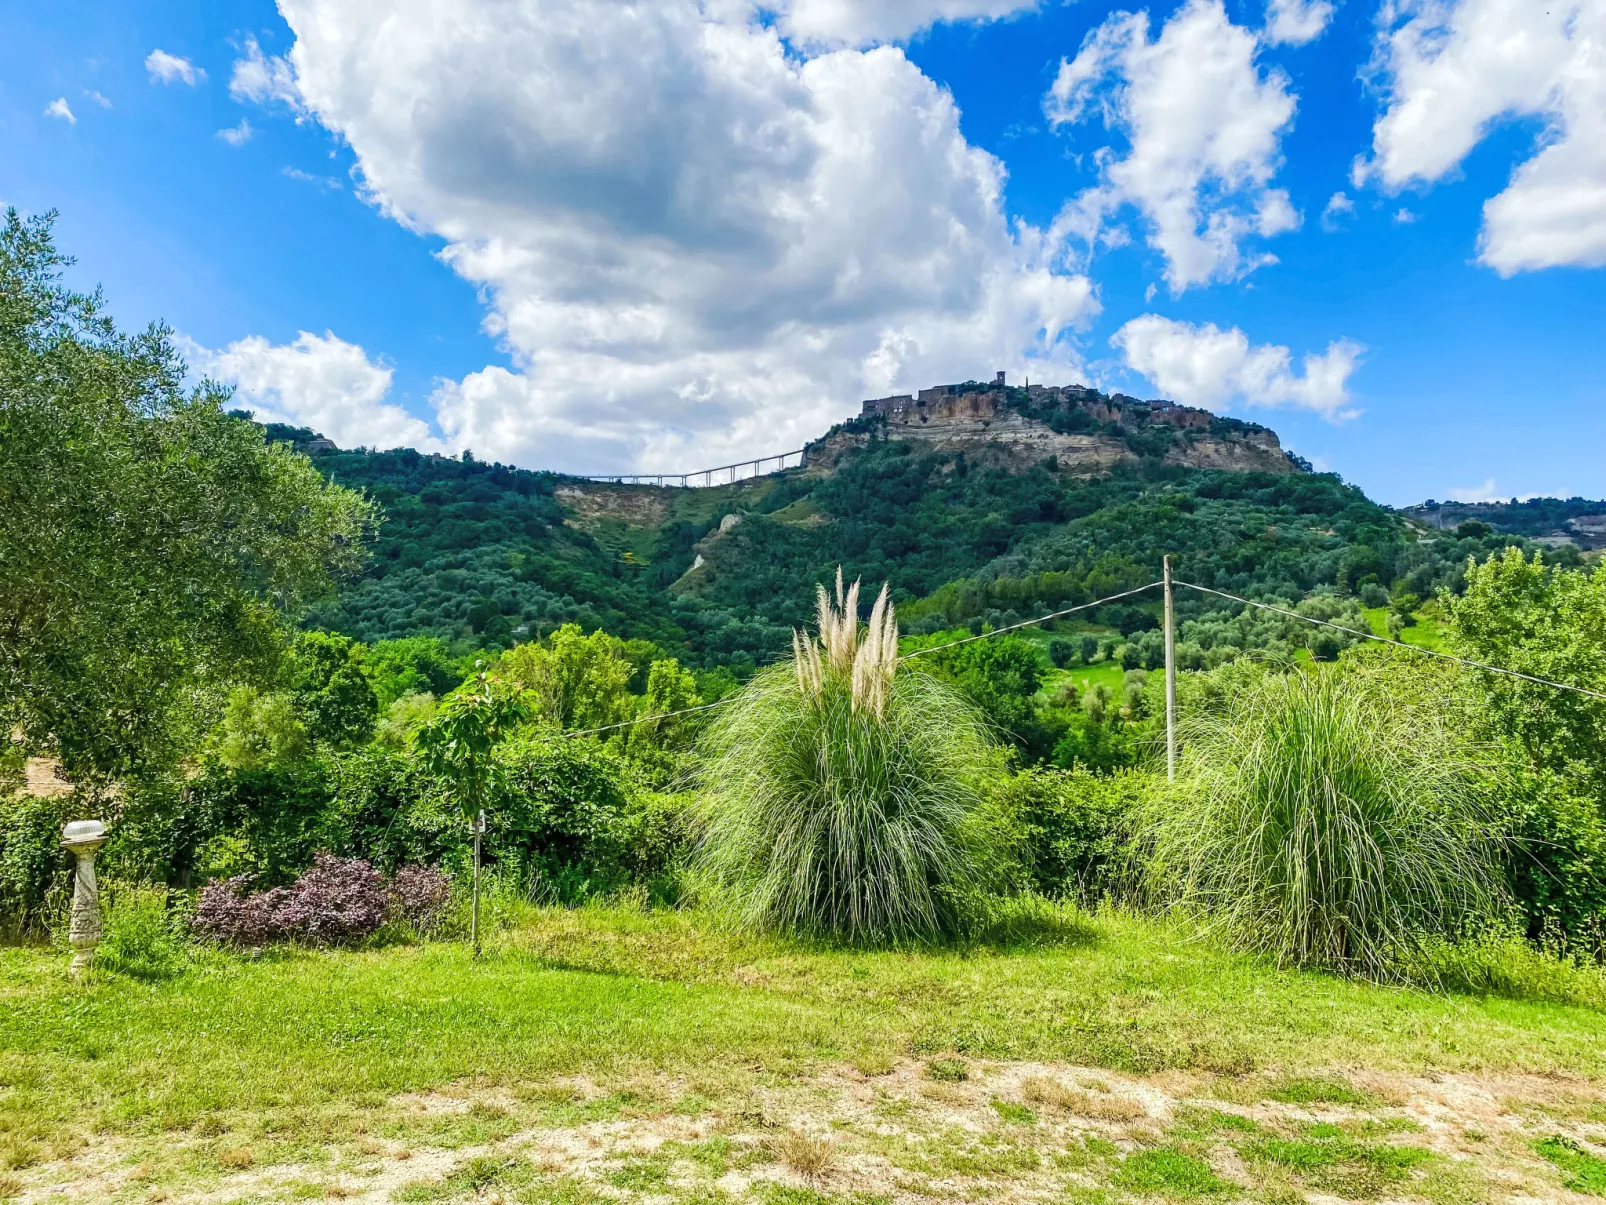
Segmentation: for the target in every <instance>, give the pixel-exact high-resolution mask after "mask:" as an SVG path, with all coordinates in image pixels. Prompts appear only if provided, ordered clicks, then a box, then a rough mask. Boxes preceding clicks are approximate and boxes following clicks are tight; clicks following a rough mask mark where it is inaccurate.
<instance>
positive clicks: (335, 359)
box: [181, 331, 445, 452]
mask: <svg viewBox="0 0 1606 1205" xmlns="http://www.w3.org/2000/svg"><path fill="white" fill-rule="evenodd" d="M181 350H182V351H183V352H184V354H185V358H186V359H187V360H188V361H189V363H190V367H191V368H192V369H193V370H195V371H197V372H199V373H201V374H204V375H205V376H208V377H211V378H212V379H213V380H214V381H219V382H222V383H223V384H227V385H233V386H234V388H235V400H236V402H237V403H238V404H239V405H240V406H241V407H242V408H244V409H247V410H251V411H254V412H255V413H256V416H257V419H258V421H260V422H279V423H290V424H292V425H293V426H298V427H311V428H312V429H313V430H315V431H319V432H322V433H323V434H324V435H327V436H328V437H329V438H330V439H332V440H334V441H335V443H337V444H339V445H340V446H341V447H346V448H351V447H357V446H366V447H376V448H394V447H402V446H407V447H414V448H418V449H419V450H421V451H425V452H440V451H444V450H445V444H443V443H442V441H440V440H439V439H437V438H435V436H434V435H433V434H432V433H431V432H430V428H429V424H427V423H425V422H423V421H422V420H420V419H417V418H414V417H413V416H412V415H410V414H408V413H407V411H405V410H403V409H402V408H401V407H400V406H397V405H394V404H392V403H390V402H387V401H386V400H385V399H386V398H387V397H388V396H389V394H390V385H391V377H392V369H391V368H390V367H388V366H387V365H384V364H377V363H375V362H374V361H373V360H371V359H369V358H368V355H367V353H366V352H364V351H363V349H362V348H361V347H359V346H357V344H355V343H347V342H346V341H345V340H343V339H341V338H339V337H338V336H336V335H335V333H334V332H333V331H326V332H324V334H322V335H315V334H312V333H311V332H309V331H302V332H300V333H299V334H298V335H297V336H296V338H295V341H294V342H292V343H281V344H278V345H275V344H272V343H269V342H268V341H267V340H266V339H264V338H262V336H260V335H251V336H249V337H248V338H245V339H240V340H238V341H236V342H234V343H230V344H229V345H228V346H227V347H225V348H223V349H221V350H220V351H211V350H209V349H207V348H204V347H202V346H200V345H199V344H196V343H194V342H193V341H189V340H184V341H182V343H181Z"/></svg>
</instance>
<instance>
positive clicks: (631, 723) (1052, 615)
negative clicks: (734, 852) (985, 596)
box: [563, 582, 1160, 736]
mask: <svg viewBox="0 0 1606 1205" xmlns="http://www.w3.org/2000/svg"><path fill="white" fill-rule="evenodd" d="M1159 584H1160V583H1159V582H1149V583H1147V584H1145V585H1142V586H1138V587H1136V588H1135V589H1132V590H1123V591H1121V592H1120V593H1119V594H1111V595H1108V596H1107V597H1105V598H1099V599H1095V600H1094V601H1093V602H1089V603H1080V604H1078V605H1077V606H1074V607H1066V608H1065V609H1064V610H1062V611H1051V612H1049V613H1048V614H1047V615H1039V616H1038V617H1037V618H1036V619H1023V620H1021V621H1020V622H1019V623H1012V624H1009V625H1008V626H1007V627H1002V628H994V629H993V630H992V631H991V632H983V633H981V635H979V636H966V637H965V638H964V639H963V640H950V641H949V642H948V643H947V644H935V645H932V646H931V647H930V648H926V649H916V650H915V651H914V652H912V653H905V654H904V655H903V656H901V657H899V658H898V660H899V661H909V660H911V659H913V658H915V657H923V656H925V655H926V654H927V653H935V652H938V651H940V650H942V649H951V648H953V647H955V646H956V645H961V644H969V643H970V642H971V641H972V640H988V639H990V638H992V637H994V636H1002V635H1003V634H1004V633H1005V632H1013V631H1015V630H1016V629H1017V628H1026V627H1031V626H1032V625H1033V624H1038V623H1047V622H1049V621H1050V620H1052V619H1059V618H1060V617H1062V616H1065V615H1071V614H1074V613H1075V612H1077V611H1086V610H1088V609H1089V608H1091V607H1101V606H1103V605H1104V604H1105V603H1111V602H1114V601H1115V600H1116V599H1118V598H1127V597H1130V596H1131V595H1133V594H1141V593H1143V591H1145V590H1152V589H1153V588H1154V587H1155V586H1158V585H1159ZM776 659H777V660H779V659H781V658H780V656H777V658H776ZM736 697H737V696H736V695H734V694H730V695H726V696H725V697H724V698H723V699H715V700H714V701H713V702H712V703H704V704H702V705H701V706H698V707H686V708H683V709H681V710H680V711H666V712H663V713H661V714H659V715H644V716H638V717H637V718H635V719H633V720H621V721H619V722H618V723H617V724H604V725H602V727H600V728H585V729H581V730H580V731H578V732H565V733H564V734H563V735H564V736H595V735H596V734H597V733H599V732H612V731H614V730H615V729H618V728H633V727H635V726H636V725H637V724H645V723H647V722H648V721H649V720H670V719H674V718H675V717H676V716H682V715H691V714H692V713H693V712H697V711H708V710H710V709H711V708H714V707H720V706H723V705H724V704H726V703H730V702H733V701H734V700H735V699H736Z"/></svg>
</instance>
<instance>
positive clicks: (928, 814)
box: [698, 570, 1001, 943]
mask: <svg viewBox="0 0 1606 1205" xmlns="http://www.w3.org/2000/svg"><path fill="white" fill-rule="evenodd" d="M858 600H859V585H858V583H857V582H855V583H854V584H853V586H852V587H850V588H849V589H847V590H845V591H844V589H843V586H842V574H841V571H840V570H838V572H837V581H836V593H835V598H834V600H833V598H832V596H831V595H829V594H828V593H827V592H826V591H825V589H824V588H823V587H822V588H821V589H820V590H819V600H818V602H819V606H818V612H819V635H818V637H810V636H807V635H805V634H804V633H801V632H800V633H795V634H794V639H793V653H794V656H793V659H792V660H791V661H789V662H786V663H783V664H780V665H775V666H771V667H769V668H768V669H765V670H763V671H761V672H760V673H759V674H758V675H756V676H755V677H754V678H753V680H752V681H751V682H750V683H749V684H748V685H747V687H746V689H745V690H744V691H743V692H742V694H741V696H740V697H739V698H738V699H736V700H735V701H734V703H733V704H732V705H730V706H728V707H727V708H725V709H724V712H723V714H722V715H721V717H720V719H719V720H718V721H716V722H715V723H714V724H713V725H712V727H711V728H710V729H709V730H708V732H707V733H705V735H704V738H703V742H702V752H703V755H704V766H705V770H704V779H703V786H704V795H703V821H704V824H705V829H704V833H703V837H702V842H701V845H700V848H699V858H698V864H699V868H700V870H701V872H702V873H703V875H704V877H705V882H707V883H708V884H709V885H710V886H711V887H712V888H713V892H714V894H715V896H716V897H717V898H718V899H720V900H721V902H722V903H723V904H725V905H726V906H727V907H728V909H729V911H730V913H731V914H732V916H733V917H734V919H735V920H736V921H737V923H738V924H739V925H740V926H741V927H743V928H747V929H753V930H779V931H783V932H792V933H801V934H812V935H820V936H829V937H833V938H838V939H844V940H847V941H851V942H869V943H874V942H902V941H922V940H930V939H933V938H937V937H940V936H942V935H945V934H952V933H956V932H958V931H960V930H963V929H964V928H966V927H967V925H969V924H970V923H971V922H972V921H973V920H975V919H977V917H978V912H979V910H980V908H981V907H982V901H983V900H984V899H985V896H986V892H987V890H988V889H989V887H990V885H991V882H992V879H993V877H994V875H995V874H996V873H997V869H998V867H999V866H1000V865H1001V860H1000V859H1001V843H1000V839H999V836H998V833H999V831H1000V829H999V826H998V825H997V824H996V823H994V821H993V819H992V817H991V814H990V811H989V804H988V802H987V797H986V794H985V791H984V783H985V780H986V776H987V775H988V774H989V772H990V771H991V770H992V768H993V767H994V765H995V764H996V753H995V749H994V746H993V744H992V742H991V741H990V739H989V737H988V734H987V731H986V727H985V724H984V722H983V721H982V720H981V718H980V717H979V716H978V715H977V713H976V712H975V711H974V709H972V708H971V707H970V705H969V704H968V703H966V702H965V701H964V700H963V699H962V698H960V697H959V696H958V695H957V694H955V693H954V692H953V691H952V690H951V689H949V688H948V687H947V686H945V685H943V684H942V683H940V682H938V681H936V680H935V679H933V678H931V677H930V676H929V675H926V674H923V673H920V672H918V671H916V670H914V669H912V668H910V667H909V666H907V665H902V664H900V662H899V661H898V626H897V620H896V617H895V616H894V613H893V608H892V603H891V601H890V598H889V595H888V592H887V590H886V588H885V587H883V588H882V590H881V594H880V596H879V597H878V598H877V599H876V602H875V605H874V607H873V608H872V609H871V612H870V619H869V622H868V623H866V624H862V625H861V624H860V622H859V618H858Z"/></svg>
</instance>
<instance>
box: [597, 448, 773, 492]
mask: <svg viewBox="0 0 1606 1205" xmlns="http://www.w3.org/2000/svg"><path fill="white" fill-rule="evenodd" d="M803 452H804V449H802V448H799V449H798V450H797V451H795V452H780V453H777V454H776V455H773V456H760V457H759V458H758V459H757V460H739V461H737V462H736V463H735V464H722V465H719V466H717V467H715V468H712V469H698V470H697V471H696V472H695V473H609V474H605V475H603V476H600V477H587V478H586V480H587V481H607V482H611V483H613V484H616V485H674V486H686V487H697V488H702V487H704V486H710V485H733V484H734V483H736V482H738V481H745V480H747V479H748V478H751V477H764V476H768V475H769V474H771V473H779V472H782V471H784V470H786V469H800V468H802V467H803ZM766 465H768V466H769V467H768V468H766V467H765V466H766Z"/></svg>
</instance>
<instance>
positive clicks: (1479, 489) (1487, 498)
mask: <svg viewBox="0 0 1606 1205" xmlns="http://www.w3.org/2000/svg"><path fill="white" fill-rule="evenodd" d="M1450 501H1452V502H1504V501H1505V498H1503V497H1502V496H1501V495H1500V492H1499V491H1498V490H1496V489H1495V484H1494V478H1493V477H1490V478H1489V479H1488V480H1486V481H1485V482H1484V483H1483V484H1482V485H1473V486H1463V487H1462V488H1460V489H1453V490H1451V491H1450Z"/></svg>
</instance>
